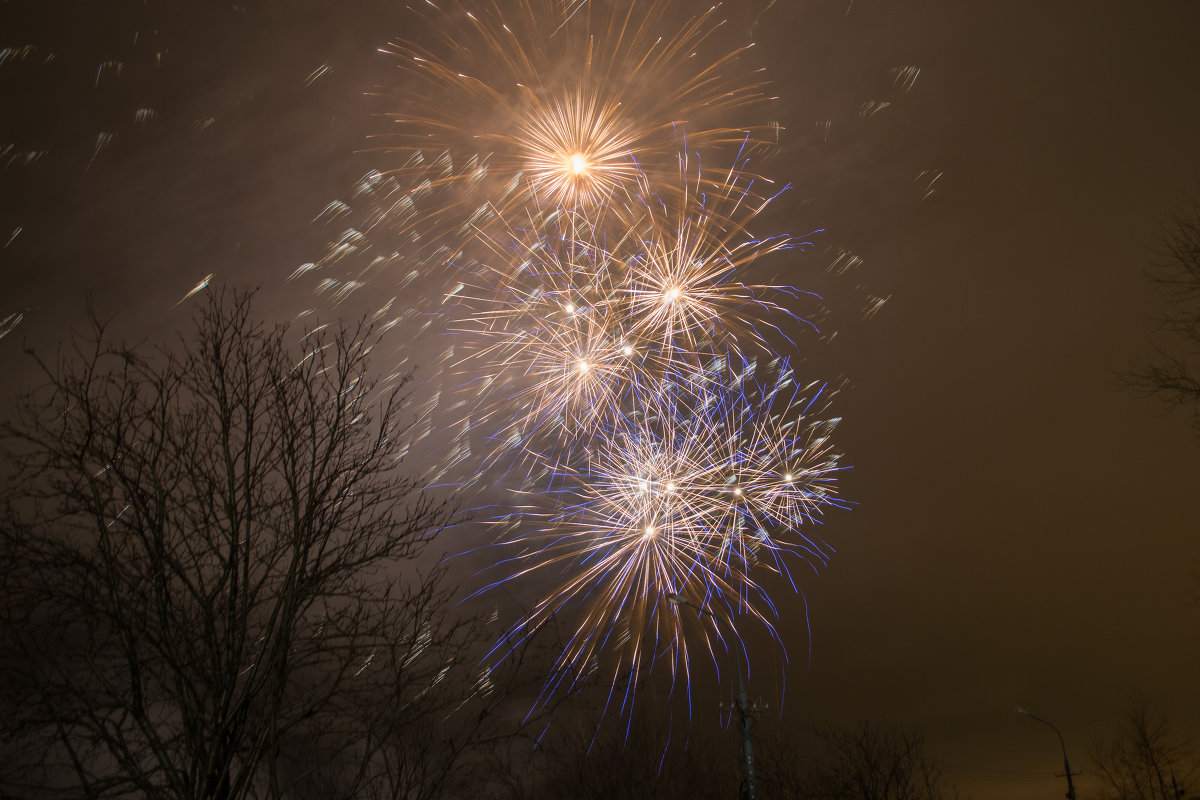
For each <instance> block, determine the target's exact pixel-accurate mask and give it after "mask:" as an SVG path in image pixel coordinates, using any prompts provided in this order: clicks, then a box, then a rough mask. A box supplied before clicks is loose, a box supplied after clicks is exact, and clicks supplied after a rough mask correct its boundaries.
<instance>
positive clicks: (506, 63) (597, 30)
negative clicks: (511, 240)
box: [377, 0, 766, 209]
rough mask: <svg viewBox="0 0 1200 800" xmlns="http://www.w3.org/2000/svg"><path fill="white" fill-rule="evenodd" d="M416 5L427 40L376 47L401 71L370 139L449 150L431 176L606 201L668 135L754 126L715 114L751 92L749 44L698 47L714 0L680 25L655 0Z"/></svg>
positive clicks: (420, 150) (657, 160) (522, 198)
mask: <svg viewBox="0 0 1200 800" xmlns="http://www.w3.org/2000/svg"><path fill="white" fill-rule="evenodd" d="M599 5H602V6H604V8H598V7H597V6H599ZM428 8H429V9H430V11H429V13H430V16H429V19H428V20H427V23H426V24H427V25H428V26H429V27H430V28H431V29H433V30H436V31H438V33H439V34H440V38H439V40H438V41H437V42H436V44H434V45H432V46H430V47H422V46H418V45H416V44H414V43H410V42H401V43H394V44H392V45H391V46H390V47H389V48H388V52H390V53H392V54H394V55H395V56H396V58H397V59H398V61H399V64H400V66H401V68H402V70H403V71H404V73H405V74H404V75H403V77H402V79H401V80H400V81H399V82H398V83H399V87H400V88H399V90H398V92H397V94H398V95H399V96H396V97H392V96H391V95H392V93H388V94H389V100H390V101H392V102H393V103H394V105H395V106H396V107H395V108H394V109H393V110H391V111H390V112H389V113H388V117H389V118H390V119H391V121H392V122H393V126H392V132H389V133H387V134H384V135H382V136H380V137H379V138H378V140H377V141H378V143H379V144H380V146H381V147H382V148H385V149H388V150H390V151H392V152H396V153H399V154H408V155H406V156H405V157H406V158H408V157H410V156H411V155H412V154H423V155H425V156H429V157H435V158H446V159H449V161H450V162H452V163H453V164H455V165H458V166H457V167H456V169H455V170H454V172H453V174H452V175H448V176H445V177H444V178H443V179H442V181H443V182H446V183H453V182H458V181H463V180H470V181H473V182H477V183H479V184H480V185H482V186H483V187H484V188H485V190H486V191H485V193H486V194H487V195H488V199H489V200H491V201H492V202H493V203H494V204H495V205H496V206H498V207H500V208H506V209H511V208H514V207H517V206H519V205H520V204H521V203H524V202H527V201H530V200H533V201H536V202H540V203H549V204H553V205H556V206H560V207H564V208H595V207H599V206H606V205H610V203H609V201H610V199H611V198H613V197H614V195H616V194H618V193H619V192H620V191H622V190H627V189H628V188H629V187H630V186H631V185H632V184H633V183H635V182H636V181H637V180H638V179H639V176H646V175H650V176H651V177H652V178H653V177H656V176H657V175H658V174H659V172H660V171H661V170H666V172H667V174H668V176H669V175H670V174H671V173H672V172H673V170H674V168H675V159H676V154H677V153H678V152H679V150H680V148H681V146H685V147H686V148H689V149H692V150H696V149H698V148H700V149H705V148H712V147H716V146H721V145H724V144H731V143H732V144H735V145H737V146H738V147H741V146H742V145H743V144H744V143H745V141H746V139H747V136H752V137H753V138H754V139H755V140H756V141H757V140H758V139H760V138H762V137H761V136H758V132H760V131H762V130H766V128H765V126H763V125H752V126H749V127H746V126H731V125H729V124H727V123H725V124H723V119H724V118H725V117H727V116H728V114H729V112H730V111H733V110H738V109H745V108H746V107H747V106H751V105H753V104H756V103H758V102H760V101H762V100H763V99H764V95H763V82H762V81H761V79H759V78H758V77H757V75H756V73H755V72H754V71H753V70H752V69H750V68H748V67H743V66H741V63H740V60H741V56H742V55H743V54H744V51H745V50H746V49H747V47H749V46H750V45H746V46H745V47H740V48H736V49H734V50H731V51H727V52H724V53H722V54H720V55H718V56H716V57H715V58H712V59H709V60H705V59H704V58H703V57H702V56H701V53H702V52H705V51H707V50H709V49H712V42H711V39H712V34H713V33H714V31H715V30H716V29H718V28H719V27H720V26H721V24H722V20H721V19H720V18H719V17H718V16H717V10H716V7H714V8H712V9H710V10H709V11H707V12H706V13H704V14H702V15H700V16H698V17H695V18H693V19H692V20H690V21H688V22H687V23H686V24H684V25H682V26H679V25H672V24H669V23H668V21H667V20H666V19H665V18H664V17H665V12H666V8H667V6H666V4H665V3H662V2H633V0H621V1H619V2H616V3H613V4H596V3H586V4H568V5H567V6H566V7H565V8H564V7H563V4H562V3H560V2H555V1H554V0H520V2H516V3H506V4H505V9H504V10H503V11H502V10H501V8H500V6H499V4H497V3H488V4H484V5H483V7H481V8H479V9H478V10H469V9H467V8H465V7H463V6H462V5H460V4H459V3H457V2H454V0H449V1H448V2H446V3H443V4H441V5H434V4H432V3H430V4H429V5H428ZM685 127H686V130H687V135H686V145H685V139H684V134H683V129H684V128H685ZM405 171H406V167H404V166H400V167H398V168H397V172H398V173H403V172H405Z"/></svg>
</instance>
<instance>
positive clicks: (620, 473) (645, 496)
mask: <svg viewBox="0 0 1200 800" xmlns="http://www.w3.org/2000/svg"><path fill="white" fill-rule="evenodd" d="M755 366H756V365H755V362H753V361H741V362H736V363H735V364H730V363H728V362H726V361H724V360H721V359H717V360H714V361H713V362H712V363H710V365H709V366H708V368H707V369H706V370H705V371H703V372H700V373H690V374H681V375H675V376H671V377H670V378H669V379H668V380H666V381H664V382H663V383H662V384H661V385H660V386H659V387H658V388H659V391H658V393H657V394H655V395H646V396H643V397H641V398H640V401H641V402H640V404H639V407H638V408H636V409H634V410H632V411H631V412H630V413H628V414H626V415H624V416H622V417H619V418H617V419H616V420H614V423H613V425H612V426H611V427H609V428H606V429H605V430H604V431H603V432H602V433H601V434H600V435H599V436H598V437H597V439H594V440H593V446H591V447H589V448H588V450H587V452H586V454H583V455H582V456H581V457H580V460H581V463H580V464H579V465H578V466H576V467H574V468H573V469H567V470H563V469H562V468H561V466H560V465H559V464H558V463H557V462H556V463H555V465H554V467H553V469H550V470H548V472H550V473H551V480H550V484H549V487H548V490H547V488H544V487H537V489H536V490H535V491H532V492H529V493H528V494H527V495H526V496H525V497H524V499H523V500H522V501H521V503H520V504H519V508H518V510H517V511H515V512H514V513H513V514H512V515H510V516H509V517H507V518H506V519H505V520H504V521H503V526H502V527H503V528H504V529H505V530H506V531H510V532H511V534H510V538H509V539H508V541H507V542H506V543H507V544H508V545H510V546H513V547H515V548H518V549H519V550H520V553H519V555H517V556H516V557H514V558H513V559H511V560H507V561H505V562H503V563H502V565H501V569H502V570H503V572H504V577H503V578H502V582H504V583H512V582H514V581H517V580H521V579H524V578H527V577H529V576H537V578H538V583H540V584H544V583H546V582H548V581H550V580H551V578H550V576H556V577H554V578H553V583H552V586H553V588H552V590H551V591H549V592H547V593H546V594H544V596H543V597H542V598H541V599H540V600H539V601H538V602H537V603H536V604H535V605H534V607H533V609H532V610H531V612H530V613H529V614H528V615H527V617H526V618H524V619H523V620H522V621H521V622H520V623H519V624H518V625H517V626H516V627H515V628H514V629H513V631H512V633H511V634H510V638H520V637H522V636H525V635H528V634H529V633H530V632H531V631H533V630H536V629H537V627H538V626H540V625H541V624H543V623H545V622H546V621H547V620H548V619H550V618H551V617H556V616H560V615H561V616H565V617H566V618H569V619H571V620H573V621H577V622H576V623H573V624H571V625H570V627H569V631H568V641H567V644H566V646H565V647H564V649H563V651H562V655H561V657H560V659H559V662H558V664H557V668H558V674H557V676H556V677H557V680H556V681H555V682H554V683H553V684H552V686H554V687H557V685H559V684H562V683H566V684H568V685H571V684H574V683H575V682H577V681H579V680H582V679H583V678H586V677H587V676H588V675H589V674H590V672H591V671H592V670H593V669H595V665H596V664H597V662H598V661H600V660H601V655H600V654H601V652H604V653H606V654H608V655H607V656H605V658H607V659H608V660H615V661H616V662H618V663H617V664H616V665H615V667H616V668H615V669H613V670H612V674H613V675H619V674H632V675H634V676H636V674H637V672H638V671H639V669H642V668H644V667H646V666H648V664H647V662H648V661H652V660H653V659H654V658H656V657H664V658H665V660H666V661H668V662H669V663H670V665H671V669H673V670H677V671H682V672H683V673H685V674H686V673H687V672H688V670H689V666H688V664H689V661H690V656H689V650H688V640H687V637H686V636H685V635H684V631H683V624H684V623H683V618H682V617H681V615H680V613H679V610H678V609H677V607H676V606H675V605H673V604H672V603H669V602H667V598H668V596H670V595H675V594H679V595H684V596H687V597H691V598H695V599H696V600H697V601H698V602H702V603H704V604H705V605H706V606H707V607H709V608H710V609H711V610H713V611H714V612H715V613H718V614H722V615H723V616H731V615H733V614H734V613H737V614H741V615H744V616H745V617H748V618H749V619H750V620H752V621H754V622H755V623H757V624H760V625H762V626H764V627H765V628H766V629H767V630H769V631H771V632H772V633H774V623H773V620H774V612H773V604H772V603H771V601H770V598H769V596H768V594H767V592H766V591H765V590H764V589H763V587H762V585H761V584H760V583H759V580H758V578H756V577H755V576H756V573H758V572H763V571H767V572H774V573H775V574H777V575H781V576H783V577H784V578H785V579H786V580H787V581H789V582H790V583H791V584H792V586H793V587H794V586H795V583H794V581H792V576H791V568H790V567H789V561H796V560H799V561H800V562H802V563H807V564H810V565H812V566H814V567H815V566H817V565H820V564H823V563H824V562H825V561H826V559H827V558H828V556H829V553H830V550H829V548H828V546H827V545H826V544H825V543H824V542H823V541H822V540H820V539H819V538H817V537H816V536H814V535H811V534H808V533H807V532H806V529H807V527H808V526H810V525H811V524H813V523H816V522H818V521H819V520H820V517H821V513H822V511H823V510H824V509H825V508H826V507H828V506H837V505H840V504H839V502H838V500H837V498H836V496H835V494H834V493H833V490H832V484H833V478H834V475H835V473H836V471H837V470H838V468H839V467H838V459H837V456H836V454H835V453H834V452H833V450H832V449H831V447H830V445H829V434H830V433H831V431H832V429H833V427H834V425H836V419H829V418H827V417H825V416H824V415H823V414H822V413H821V412H822V411H823V410H824V406H823V405H822V404H823V403H824V402H825V400H826V399H827V398H825V397H824V396H823V395H824V394H825V391H824V387H822V386H819V385H809V386H806V387H804V388H800V387H797V386H796V385H795V377H794V374H793V373H792V370H791V368H790V366H789V365H788V364H787V363H786V362H783V361H777V362H776V363H775V364H774V365H773V368H772V370H771V371H772V372H773V373H774V377H773V378H772V379H771V380H770V381H766V382H760V381H758V380H757V379H756V378H755V374H754V373H755V371H756V369H755ZM547 496H550V497H552V498H553V508H552V509H551V510H548V511H545V510H541V509H542V508H543V506H544V505H545V503H546V498H547ZM718 634H719V631H716V630H715V629H714V630H706V632H705V634H704V639H703V641H704V648H705V649H706V650H711V648H712V646H713V641H714V638H713V637H714V636H717V635H718ZM664 654H665V655H664ZM610 666H613V665H610Z"/></svg>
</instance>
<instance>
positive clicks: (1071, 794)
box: [1017, 706, 1075, 800]
mask: <svg viewBox="0 0 1200 800" xmlns="http://www.w3.org/2000/svg"><path fill="white" fill-rule="evenodd" d="M1017 713H1018V714H1021V715H1023V716H1026V717H1029V718H1030V719H1032V720H1036V721H1037V722H1040V723H1042V724H1043V725H1048V726H1049V727H1050V729H1051V730H1053V731H1054V732H1055V733H1056V734H1058V743H1059V744H1060V745H1062V756H1063V771H1064V772H1066V773H1067V800H1075V780H1074V778H1072V776H1071V762H1070V760H1069V759H1068V758H1067V743H1066V742H1065V741H1063V735H1062V731H1060V730H1059V729H1058V728H1057V727H1056V726H1055V725H1054V723H1052V722H1050V721H1049V720H1044V719H1042V718H1041V717H1039V716H1037V715H1036V714H1031V713H1029V712H1028V711H1026V710H1025V709H1023V708H1021V707H1020V706H1017Z"/></svg>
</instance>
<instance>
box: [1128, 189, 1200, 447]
mask: <svg viewBox="0 0 1200 800" xmlns="http://www.w3.org/2000/svg"><path fill="white" fill-rule="evenodd" d="M1162 245H1163V258H1162V260H1161V261H1160V263H1159V264H1158V265H1157V266H1156V267H1155V268H1154V270H1153V271H1152V272H1151V273H1150V278H1151V280H1152V281H1153V282H1154V285H1155V287H1156V288H1157V289H1158V290H1159V293H1160V294H1161V295H1162V297H1163V299H1164V300H1165V301H1166V306H1165V309H1164V312H1163V315H1162V319H1161V322H1162V327H1163V329H1164V330H1165V331H1167V332H1169V333H1170V334H1173V335H1174V336H1175V337H1177V341H1178V344H1172V345H1171V346H1170V347H1169V348H1161V347H1160V348H1159V349H1158V351H1157V354H1156V356H1155V357H1154V358H1153V359H1151V360H1148V361H1146V362H1145V363H1143V364H1141V365H1139V366H1137V367H1135V368H1134V369H1133V370H1132V371H1131V373H1130V374H1129V376H1128V383H1129V384H1130V385H1131V386H1132V387H1133V388H1135V389H1137V390H1139V391H1141V392H1143V393H1145V394H1147V395H1150V396H1153V397H1158V398H1160V399H1161V400H1163V401H1164V402H1165V403H1167V405H1168V406H1170V407H1180V406H1182V407H1184V408H1188V409H1190V410H1191V413H1192V427H1193V428H1194V429H1195V431H1196V433H1197V434H1200V372H1198V371H1197V370H1198V369H1200V363H1198V361H1197V359H1200V204H1196V203H1192V204H1190V206H1189V207H1188V208H1187V209H1186V210H1185V211H1184V212H1183V213H1181V214H1179V215H1177V216H1176V217H1175V219H1174V220H1173V221H1172V223H1171V225H1170V227H1169V228H1168V229H1167V231H1166V233H1165V234H1164V235H1163V237H1162Z"/></svg>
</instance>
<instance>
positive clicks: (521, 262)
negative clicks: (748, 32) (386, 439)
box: [450, 173, 806, 445]
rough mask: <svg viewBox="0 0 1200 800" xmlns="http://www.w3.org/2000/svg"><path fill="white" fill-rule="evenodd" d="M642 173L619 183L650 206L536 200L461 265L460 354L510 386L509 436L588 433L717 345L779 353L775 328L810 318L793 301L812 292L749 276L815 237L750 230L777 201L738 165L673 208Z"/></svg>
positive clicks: (493, 381) (481, 374) (457, 296)
mask: <svg viewBox="0 0 1200 800" xmlns="http://www.w3.org/2000/svg"><path fill="white" fill-rule="evenodd" d="M681 177H682V176H681ZM640 186H641V191H640V192H639V193H638V194H636V195H628V194H626V195H623V196H622V199H623V200H624V201H625V204H624V205H625V208H637V207H640V208H641V212H640V214H639V215H637V216H634V215H633V214H632V212H629V211H626V212H624V213H623V214H622V216H621V218H619V219H616V220H614V219H613V218H612V217H607V216H605V215H602V214H598V213H592V214H586V215H585V214H582V213H581V212H579V211H577V210H576V211H570V210H564V209H556V208H549V209H545V208H544V207H541V206H534V207H533V208H532V209H531V210H530V211H529V212H528V213H527V216H526V218H525V219H524V220H523V224H522V225H520V226H515V225H506V226H504V228H503V229H502V231H501V233H500V234H491V235H488V236H486V237H485V241H486V242H487V243H488V244H489V251H488V253H487V254H486V255H483V256H480V259H479V261H477V262H476V261H472V262H471V265H470V267H469V268H467V269H464V270H462V275H463V282H462V283H461V284H459V285H456V286H455V288H454V290H453V291H452V297H451V298H450V305H451V306H452V307H453V310H452V312H451V313H452V316H454V317H455V318H456V319H458V320H459V322H458V323H457V325H458V327H457V332H458V333H459V334H460V335H461V336H462V338H464V339H465V341H466V342H467V344H466V346H465V347H463V348H462V350H463V351H464V352H465V355H464V359H463V362H462V364H461V366H462V369H463V371H464V372H465V373H466V374H468V375H472V376H474V379H475V380H477V381H481V382H486V383H487V384H488V385H504V386H507V387H508V390H507V391H504V390H498V391H497V392H496V393H495V395H494V397H495V399H496V400H497V401H498V405H497V406H496V407H495V408H494V409H492V410H491V411H489V412H488V416H490V417H492V418H493V419H495V420H503V424H504V425H506V426H509V427H510V428H511V429H513V430H515V431H519V433H518V434H517V435H506V436H501V437H497V439H496V440H497V441H498V442H500V443H502V444H503V445H507V443H511V442H522V443H523V442H525V441H526V440H527V438H528V437H529V436H531V435H534V434H535V433H537V432H539V431H545V430H551V431H552V432H553V433H554V434H555V435H556V436H559V437H563V436H566V437H567V438H568V439H569V440H570V442H569V443H579V444H582V443H585V442H586V438H587V435H586V432H587V431H588V430H591V429H593V428H594V426H595V425H596V424H607V423H608V422H610V418H611V417H613V416H614V415H616V416H619V415H622V414H624V413H626V410H627V409H628V408H629V407H630V406H631V404H632V403H634V402H635V401H636V398H637V396H638V395H640V394H643V393H646V392H654V391H655V387H656V386H657V385H658V384H659V383H661V382H662V381H663V380H664V377H665V376H666V375H667V374H669V373H671V372H677V371H679V370H680V369H681V368H682V367H683V366H684V365H685V364H686V365H690V368H693V369H694V368H696V367H697V366H698V365H699V364H700V363H702V361H703V360H704V359H706V358H711V354H712V353H713V352H715V351H716V350H717V349H718V348H721V349H725V350H734V351H736V352H738V353H739V354H742V353H744V352H745V351H747V350H751V349H754V348H757V349H759V350H762V351H764V352H769V344H770V343H769V341H768V339H769V338H771V335H772V334H778V335H777V336H775V337H774V338H778V339H780V340H781V341H786V340H790V338H791V336H792V335H794V333H795V330H794V329H795V328H798V327H801V326H802V325H803V324H804V321H803V318H802V317H800V316H799V315H797V314H796V312H795V310H794V309H793V306H795V300H796V298H797V297H799V296H800V295H802V294H803V293H801V292H799V291H798V290H796V289H795V288H793V287H789V286H779V285H756V284H748V283H746V282H744V281H742V280H740V279H739V278H740V274H741V273H742V272H743V271H745V269H746V268H747V267H748V266H749V265H750V264H752V263H754V262H756V261H757V260H759V259H762V258H765V257H767V256H770V255H773V254H776V253H780V252H782V251H786V250H789V249H791V248H795V247H800V246H802V245H804V244H806V242H803V241H801V240H798V239H795V238H792V237H787V236H778V237H772V238H769V239H755V238H753V237H752V236H751V234H750V233H749V232H748V231H747V229H746V228H747V226H748V225H749V224H750V223H751V222H752V221H753V220H754V218H755V217H756V216H757V215H758V214H759V213H760V212H761V211H762V209H763V208H764V207H765V204H766V202H767V201H761V202H757V203H755V204H751V203H747V202H746V196H747V190H745V189H739V188H738V176H737V174H736V173H734V174H732V176H731V179H730V180H729V181H727V182H726V183H724V184H722V185H721V186H720V187H719V188H720V189H722V191H719V192H710V193H705V194H703V195H701V194H699V193H695V192H693V191H692V189H691V188H690V187H689V186H687V185H686V183H685V185H684V188H683V189H681V190H680V192H679V193H678V194H677V198H678V199H679V203H678V205H677V206H675V207H669V206H667V205H666V204H664V203H663V202H662V201H661V199H658V198H657V196H655V195H651V194H650V193H649V192H648V191H646V187H645V184H640ZM627 220H630V221H627ZM784 326H786V328H788V329H787V330H785V327H784ZM581 431H582V432H584V434H583V435H582V436H581V434H580V432H581Z"/></svg>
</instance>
